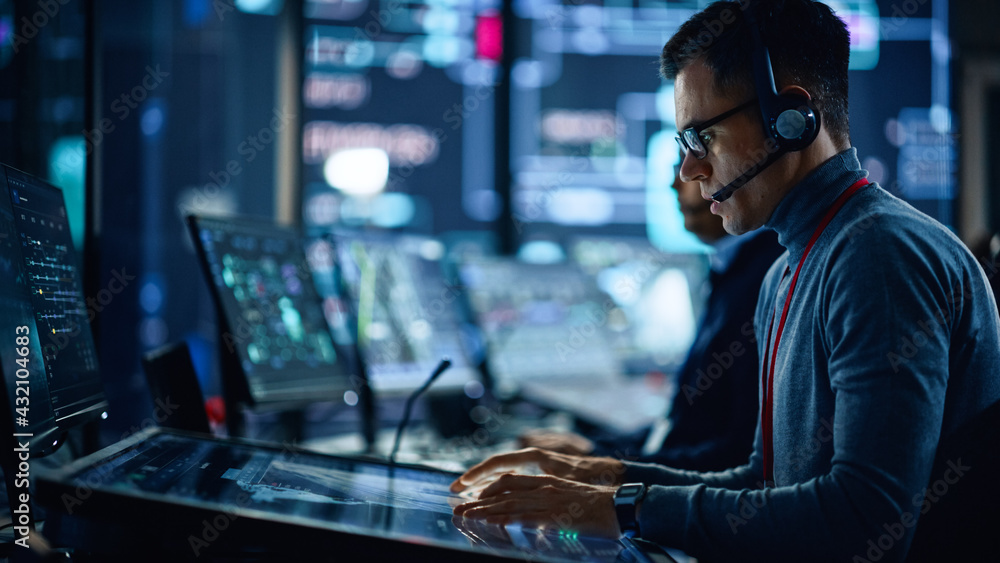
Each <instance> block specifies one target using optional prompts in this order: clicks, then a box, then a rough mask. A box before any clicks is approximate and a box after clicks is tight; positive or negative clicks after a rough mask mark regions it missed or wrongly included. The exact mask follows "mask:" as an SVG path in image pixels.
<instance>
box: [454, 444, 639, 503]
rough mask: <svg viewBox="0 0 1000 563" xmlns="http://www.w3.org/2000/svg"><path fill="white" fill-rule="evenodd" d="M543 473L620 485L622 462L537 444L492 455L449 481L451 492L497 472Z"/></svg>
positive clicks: (486, 478) (587, 482) (588, 482)
mask: <svg viewBox="0 0 1000 563" xmlns="http://www.w3.org/2000/svg"><path fill="white" fill-rule="evenodd" d="M517 472H520V473H543V474H546V475H552V476H555V477H561V478H562V479H566V480H570V481H577V482H579V483H586V484H590V485H604V486H613V485H620V484H621V480H622V475H623V474H624V473H625V464H623V463H622V462H621V461H619V460H617V459H614V458H610V457H583V456H573V455H566V454H560V453H556V452H550V451H546V450H540V449H538V448H526V449H523V450H518V451H516V452H510V453H506V454H500V455H495V456H493V457H491V458H489V459H487V460H485V461H483V462H482V463H479V464H477V465H475V466H473V467H472V468H471V469H469V470H468V471H466V472H465V473H464V474H463V475H462V476H461V477H459V478H458V479H456V480H455V481H454V482H453V483H452V484H451V490H452V492H456V493H457V492H460V491H464V490H465V489H467V488H469V487H473V486H476V485H481V484H482V483H483V482H485V481H487V480H489V479H493V478H495V477H497V476H498V475H499V474H501V473H517Z"/></svg>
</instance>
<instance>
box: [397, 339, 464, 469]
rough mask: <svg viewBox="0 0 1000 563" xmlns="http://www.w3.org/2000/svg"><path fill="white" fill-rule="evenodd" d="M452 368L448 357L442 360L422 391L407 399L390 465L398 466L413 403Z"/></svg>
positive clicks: (421, 388)
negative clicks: (397, 461) (400, 447)
mask: <svg viewBox="0 0 1000 563" xmlns="http://www.w3.org/2000/svg"><path fill="white" fill-rule="evenodd" d="M450 367H451V360H450V359H449V358H448V357H447V356H445V357H443V358H441V363H439V364H438V365H437V367H436V368H434V372H433V373H431V376H430V377H428V378H427V381H425V382H424V384H423V385H421V386H420V389H417V390H416V391H414V392H413V393H411V394H410V397H409V398H408V399H406V406H405V407H403V420H401V421H400V422H399V428H397V429H396V441H395V443H393V445H392V452H390V453H389V465H395V464H396V452H397V451H399V441H400V440H402V438H403V430H405V429H406V425H407V424H409V422H410V411H411V410H413V402H414V401H416V400H417V397H419V396H420V395H422V394H423V393H424V391H427V389H428V388H430V386H431V384H432V383H434V381H435V380H436V379H437V378H438V377H441V374H442V373H444V372H445V371H447V369H448V368H450Z"/></svg>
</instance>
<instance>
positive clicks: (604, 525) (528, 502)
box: [455, 473, 620, 538]
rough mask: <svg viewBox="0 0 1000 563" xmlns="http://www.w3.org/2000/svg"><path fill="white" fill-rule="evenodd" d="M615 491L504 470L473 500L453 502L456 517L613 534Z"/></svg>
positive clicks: (602, 535)
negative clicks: (456, 504) (503, 472)
mask: <svg viewBox="0 0 1000 563" xmlns="http://www.w3.org/2000/svg"><path fill="white" fill-rule="evenodd" d="M615 489H616V487H613V486H606V485H589V484H586V483H580V482H577V481H570V480H567V479H560V478H559V477H553V476H551V475H514V474H510V473H508V474H505V475H501V476H500V477H499V478H498V479H496V481H494V482H493V483H491V484H490V485H489V486H487V487H486V488H485V489H483V490H482V492H481V493H480V494H479V498H478V499H477V500H474V501H472V502H466V503H463V504H460V505H458V506H456V507H455V516H456V517H463V518H470V519H477V520H485V521H486V522H487V523H489V524H498V525H501V526H502V525H506V524H511V523H515V522H516V523H520V524H524V525H527V526H535V527H540V528H558V529H560V530H566V531H572V532H578V533H582V534H585V535H589V536H601V537H609V538H617V537H618V536H619V535H620V530H619V528H618V518H617V517H616V515H615V507H614V495H615Z"/></svg>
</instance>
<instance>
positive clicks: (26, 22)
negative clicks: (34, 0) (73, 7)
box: [10, 0, 70, 55]
mask: <svg viewBox="0 0 1000 563" xmlns="http://www.w3.org/2000/svg"><path fill="white" fill-rule="evenodd" d="M69 2H70V0H38V9H37V10H36V11H35V12H34V13H33V14H31V17H28V16H24V17H22V18H21V22H20V23H21V26H20V27H19V28H18V29H17V31H15V32H14V35H12V36H11V38H10V43H11V48H12V49H13V50H14V54H15V55H16V54H18V53H20V52H21V47H24V46H25V45H27V44H28V43H29V42H31V40H33V39H34V38H35V37H38V34H39V32H41V30H42V29H43V28H44V27H45V26H47V25H49V22H51V21H52V20H53V19H55V18H56V16H58V15H59V11H60V10H62V7H63V6H65V5H66V4H69Z"/></svg>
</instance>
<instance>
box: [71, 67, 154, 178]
mask: <svg viewBox="0 0 1000 563" xmlns="http://www.w3.org/2000/svg"><path fill="white" fill-rule="evenodd" d="M145 70H146V73H145V74H144V75H143V77H142V78H140V79H139V82H138V83H137V84H136V85H135V86H134V87H132V88H131V89H129V90H127V91H124V92H122V93H121V94H119V95H118V96H117V97H116V98H115V99H114V101H112V102H111V105H110V106H109V109H110V110H111V113H112V114H114V116H115V117H116V118H117V119H116V120H113V119H111V118H110V117H104V118H101V120H100V121H98V122H97V124H96V127H94V128H93V129H89V130H87V129H84V130H82V131H81V134H82V135H83V148H82V149H80V150H76V151H72V152H71V153H70V154H69V156H68V157H67V158H66V159H62V160H60V161H59V163H58V166H60V167H61V168H63V169H67V168H78V167H80V166H82V165H83V161H84V159H85V158H86V157H87V156H89V155H90V154H91V153H93V152H94V149H96V148H97V147H98V146H99V145H100V144H101V143H103V142H104V140H105V138H107V136H108V135H110V134H112V133H114V132H115V131H116V130H117V129H118V125H119V124H121V123H122V122H124V121H125V120H126V119H128V118H129V116H130V115H132V113H133V112H134V111H135V110H136V109H138V107H139V104H140V103H142V102H143V101H145V100H146V98H148V97H149V96H150V94H151V93H152V92H153V91H154V90H156V89H157V88H159V87H160V85H161V84H163V82H164V81H165V80H166V79H167V78H168V77H169V76H170V73H169V72H166V71H164V70H163V69H161V68H160V65H159V64H156V65H146V69H145Z"/></svg>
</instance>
